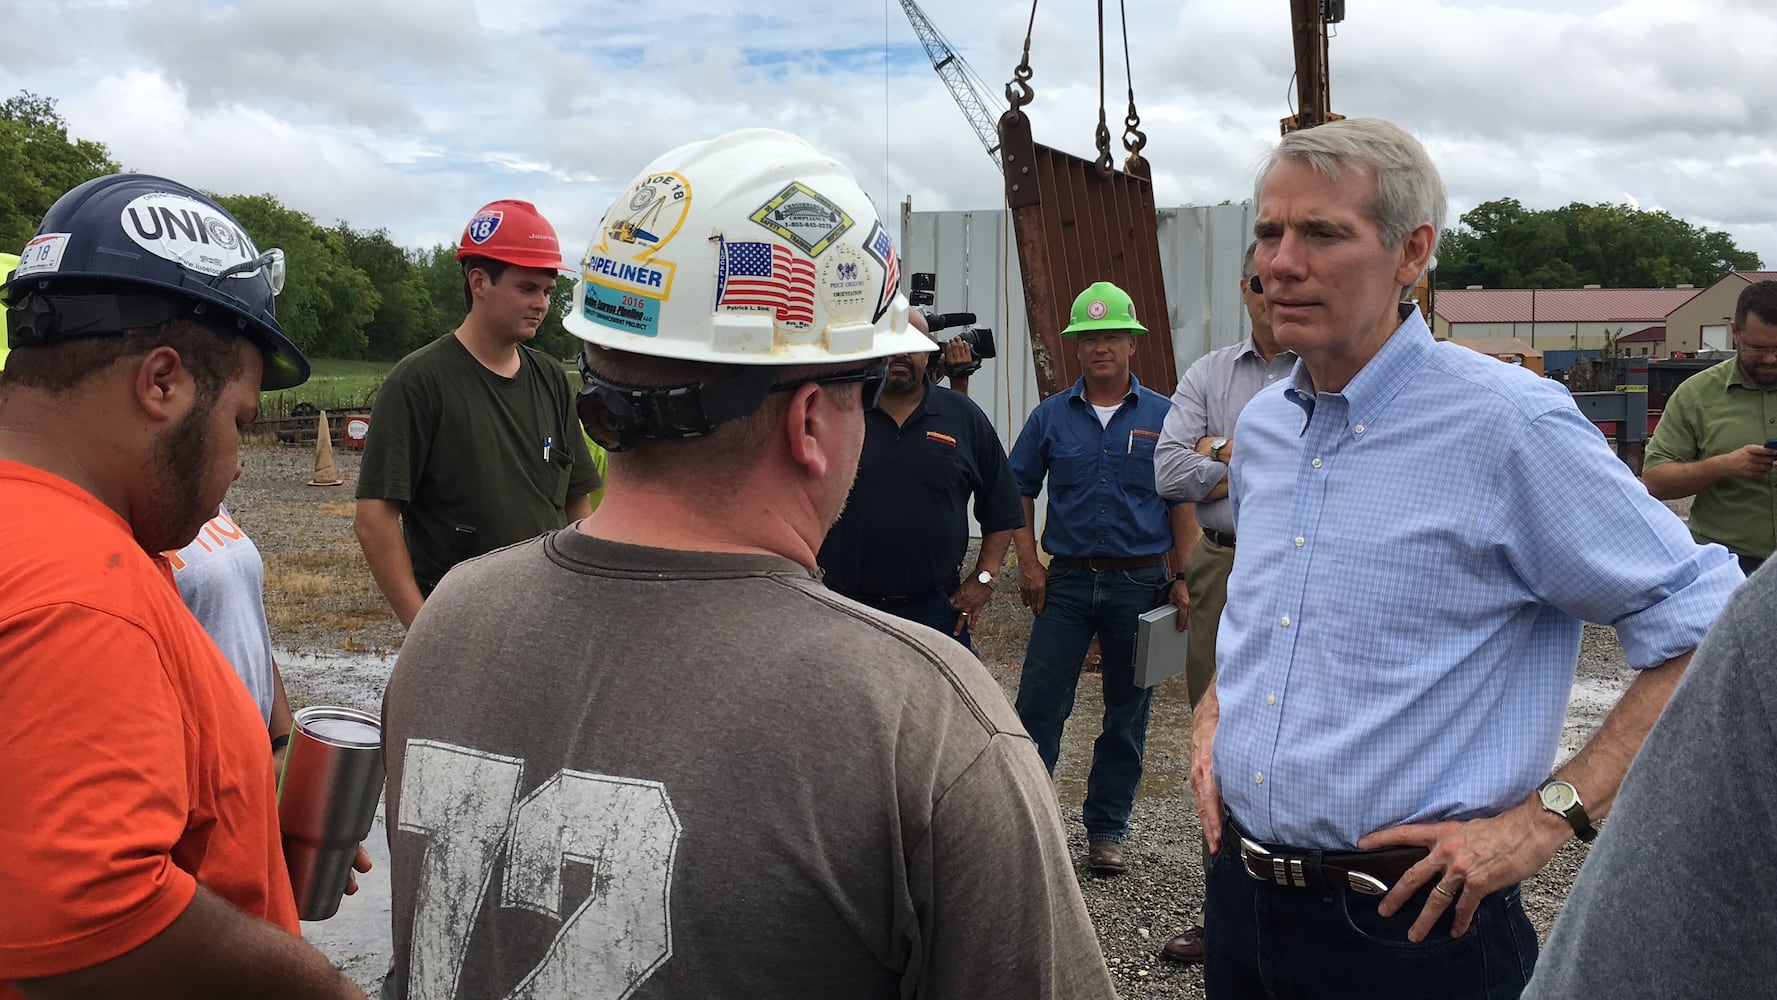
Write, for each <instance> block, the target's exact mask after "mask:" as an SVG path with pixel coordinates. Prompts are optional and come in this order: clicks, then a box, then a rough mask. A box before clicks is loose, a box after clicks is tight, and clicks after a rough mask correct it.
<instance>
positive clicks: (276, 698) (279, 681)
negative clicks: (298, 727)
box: [269, 660, 296, 738]
mask: <svg viewBox="0 0 1777 1000" xmlns="http://www.w3.org/2000/svg"><path fill="white" fill-rule="evenodd" d="M295 724H296V717H295V716H294V715H293V714H292V713H291V711H290V699H289V697H288V696H286V695H285V694H284V675H283V674H282V673H281V672H279V670H278V663H277V661H276V660H273V661H272V665H271V725H270V727H269V731H270V734H271V735H272V736H273V737H274V738H275V737H278V736H288V735H290V727H292V726H294V725H295Z"/></svg>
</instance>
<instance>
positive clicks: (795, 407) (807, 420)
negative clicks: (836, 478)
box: [783, 382, 839, 479]
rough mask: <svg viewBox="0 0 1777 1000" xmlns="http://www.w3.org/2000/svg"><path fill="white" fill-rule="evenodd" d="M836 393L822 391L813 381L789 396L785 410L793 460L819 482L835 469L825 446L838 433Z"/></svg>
mask: <svg viewBox="0 0 1777 1000" xmlns="http://www.w3.org/2000/svg"><path fill="white" fill-rule="evenodd" d="M835 395H836V394H835V393H831V392H823V391H822V389H821V387H820V386H818V385H816V384H814V383H813V382H807V383H804V384H802V385H800V386H798V387H797V388H796V389H795V390H794V391H793V392H791V393H790V402H789V405H788V406H786V407H784V418H783V419H784V424H783V426H784V430H785V434H786V438H787V440H788V441H789V445H790V459H791V461H793V462H795V463H796V464H798V465H800V466H802V469H803V471H804V473H806V474H807V476H808V477H809V478H810V479H819V478H821V477H822V476H825V475H826V474H827V470H828V469H829V468H830V467H831V466H832V462H831V460H830V459H829V458H828V457H827V448H826V445H827V443H828V441H829V439H831V438H832V437H833V435H834V434H835V433H837V431H838V424H837V422H836V421H835V419H834V418H836V417H837V416H838V415H839V414H838V412H837V411H836V410H834V408H833V400H834V396H835Z"/></svg>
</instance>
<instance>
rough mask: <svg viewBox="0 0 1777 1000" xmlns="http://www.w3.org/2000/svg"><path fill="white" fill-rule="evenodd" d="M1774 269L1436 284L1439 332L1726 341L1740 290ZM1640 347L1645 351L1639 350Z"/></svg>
mask: <svg viewBox="0 0 1777 1000" xmlns="http://www.w3.org/2000/svg"><path fill="white" fill-rule="evenodd" d="M1756 281H1777V271H1730V272H1728V273H1727V274H1726V275H1723V276H1722V278H1721V279H1720V280H1719V281H1717V282H1716V283H1715V284H1713V285H1710V286H1709V287H1708V288H1705V289H1702V290H1700V291H1699V290H1698V289H1696V288H1694V287H1692V286H1689V285H1680V286H1678V287H1677V288H1596V287H1589V288H1539V289H1529V288H1440V289H1438V293H1437V300H1436V301H1437V314H1436V315H1435V316H1433V317H1432V332H1433V333H1434V334H1436V336H1437V337H1438V338H1440V339H1451V340H1480V339H1485V338H1491V337H1517V338H1518V339H1520V340H1522V341H1524V342H1525V343H1526V344H1529V345H1530V346H1532V347H1535V348H1537V349H1539V350H1545V351H1570V350H1598V349H1601V348H1603V347H1604V345H1605V343H1606V341H1607V340H1609V339H1611V338H1615V339H1616V340H1617V342H1618V343H1619V344H1621V345H1623V346H1624V347H1625V348H1626V353H1628V354H1629V355H1631V356H1634V357H1650V358H1661V357H1668V356H1670V355H1672V354H1673V353H1675V352H1682V353H1685V354H1695V353H1696V352H1698V351H1710V350H1717V351H1724V350H1731V349H1732V348H1733V346H1734V345H1733V342H1732V341H1733V337H1732V335H1731V334H1730V333H1729V331H1728V324H1729V322H1730V321H1731V320H1732V319H1733V316H1734V302H1735V300H1736V299H1738V298H1739V297H1740V291H1741V289H1744V288H1745V287H1746V286H1747V285H1749V284H1751V283H1753V282H1756ZM1644 348H1645V350H1644Z"/></svg>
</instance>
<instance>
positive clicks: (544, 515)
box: [353, 201, 602, 626]
mask: <svg viewBox="0 0 1777 1000" xmlns="http://www.w3.org/2000/svg"><path fill="white" fill-rule="evenodd" d="M457 260H458V261H460V262H461V263H462V266H463V286H464V289H463V296H464V302H465V304H466V305H467V307H468V310H469V315H468V316H466V317H464V319H463V324H462V325H461V326H459V327H457V329H456V330H455V331H453V332H452V333H449V334H446V335H445V336H442V337H440V338H438V339H437V340H435V341H433V342H432V343H430V344H427V345H426V346H425V347H422V348H420V349H419V350H417V351H415V352H413V353H412V354H409V355H408V356H407V357H405V358H403V359H402V360H401V363H400V364H398V365H396V366H395V369H394V370H393V371H391V372H390V373H389V377H388V379H387V380H385V381H384V382H383V385H382V388H381V389H379V390H378V391H377V396H376V405H375V407H374V408H373V409H372V410H371V413H370V435H369V437H368V438H367V439H366V440H365V443H364V459H363V462H362V463H361V465H360V466H359V470H358V491H357V494H358V509H357V517H356V520H355V521H354V522H353V528H354V529H355V531H356V533H357V536H358V544H359V545H360V546H362V547H363V549H364V559H365V562H367V563H368V564H369V565H370V574H371V576H373V577H375V579H376V583H377V586H378V587H379V588H381V589H382V592H383V596H384V597H386V598H387V599H388V601H389V607H391V608H392V609H394V612H395V616H396V617H397V618H400V619H401V624H403V625H409V626H411V625H412V624H413V619H414V616H415V615H417V614H419V610H420V606H421V605H422V604H424V603H425V599H426V598H427V597H429V596H431V593H432V588H434V587H436V586H438V581H439V580H440V579H442V578H443V576H444V574H445V573H446V572H447V571H448V570H449V569H450V568H451V567H452V566H455V565H456V564H457V563H459V562H462V561H463V560H465V559H471V558H474V557H475V556H479V555H483V554H485V553H488V552H492V551H493V550H495V549H498V548H503V547H504V546H507V545H511V544H513V543H514V542H521V541H524V540H525V539H527V538H534V537H536V536H537V535H540V534H543V533H544V532H547V531H553V530H555V529H557V528H560V527H563V526H564V525H566V524H567V523H568V522H569V521H574V520H578V519H579V518H582V517H585V516H587V515H588V514H590V513H592V507H591V505H590V503H589V502H588V500H587V495H588V494H589V493H591V492H593V491H594V490H596V489H598V488H599V486H600V485H601V484H602V480H601V478H600V476H599V473H598V472H597V471H596V469H595V468H594V465H593V460H592V456H591V455H589V454H588V453H587V449H586V439H585V437H584V436H583V431H582V428H581V427H580V418H579V417H578V416H577V415H576V414H575V412H574V389H573V387H572V386H570V385H569V384H568V376H567V373H566V372H564V371H563V370H562V366H561V363H560V362H559V361H557V360H556V359H554V358H551V357H549V356H548V355H546V354H544V353H542V352H541V351H538V350H535V349H533V348H531V347H530V346H528V345H527V344H526V343H525V342H526V341H528V340H530V339H531V338H532V337H535V336H536V335H537V326H538V325H539V324H540V323H542V322H543V319H544V317H545V316H546V315H547V314H548V311H549V293H550V292H551V291H553V290H554V288H555V276H556V273H557V272H558V271H561V270H563V269H564V268H565V266H566V265H564V264H563V263H562V257H561V245H560V243H559V242H558V241H557V239H556V235H555V229H554V227H552V226H550V225H549V222H548V220H546V219H544V218H543V216H542V215H541V214H540V213H538V211H537V209H536V207H535V206H533V205H531V204H530V203H528V202H522V201H496V202H493V203H491V204H489V205H487V206H485V207H483V208H482V209H481V211H480V212H477V213H476V215H475V217H474V218H473V219H471V220H469V225H468V226H467V227H466V228H465V229H464V230H463V238H462V241H461V244H460V246H459V247H458V250H457Z"/></svg>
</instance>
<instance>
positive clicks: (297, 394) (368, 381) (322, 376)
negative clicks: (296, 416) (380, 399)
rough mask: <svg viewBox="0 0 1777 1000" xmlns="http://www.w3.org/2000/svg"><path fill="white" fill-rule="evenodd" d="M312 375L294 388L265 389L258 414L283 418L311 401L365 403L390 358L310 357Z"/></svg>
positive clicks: (345, 405)
mask: <svg viewBox="0 0 1777 1000" xmlns="http://www.w3.org/2000/svg"><path fill="white" fill-rule="evenodd" d="M309 364H310V365H311V366H312V367H313V372H314V373H313V374H311V375H310V376H309V380H308V381H307V382H304V383H303V384H301V385H299V386H297V387H296V388H294V389H283V390H280V391H278V392H268V393H265V394H264V395H263V396H261V397H260V400H259V412H260V416H261V417H267V418H270V417H287V416H289V415H290V408H291V407H293V406H295V405H296V404H297V403H313V404H314V405H316V406H318V407H320V408H321V409H323V410H340V409H349V408H353V407H360V406H369V405H370V402H371V400H373V399H375V398H376V390H377V388H378V387H379V386H381V385H382V384H383V379H384V378H385V377H386V376H387V375H388V374H389V369H391V368H393V367H395V363H394V362H393V361H335V360H333V359H331V358H311V359H310V361H309Z"/></svg>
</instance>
